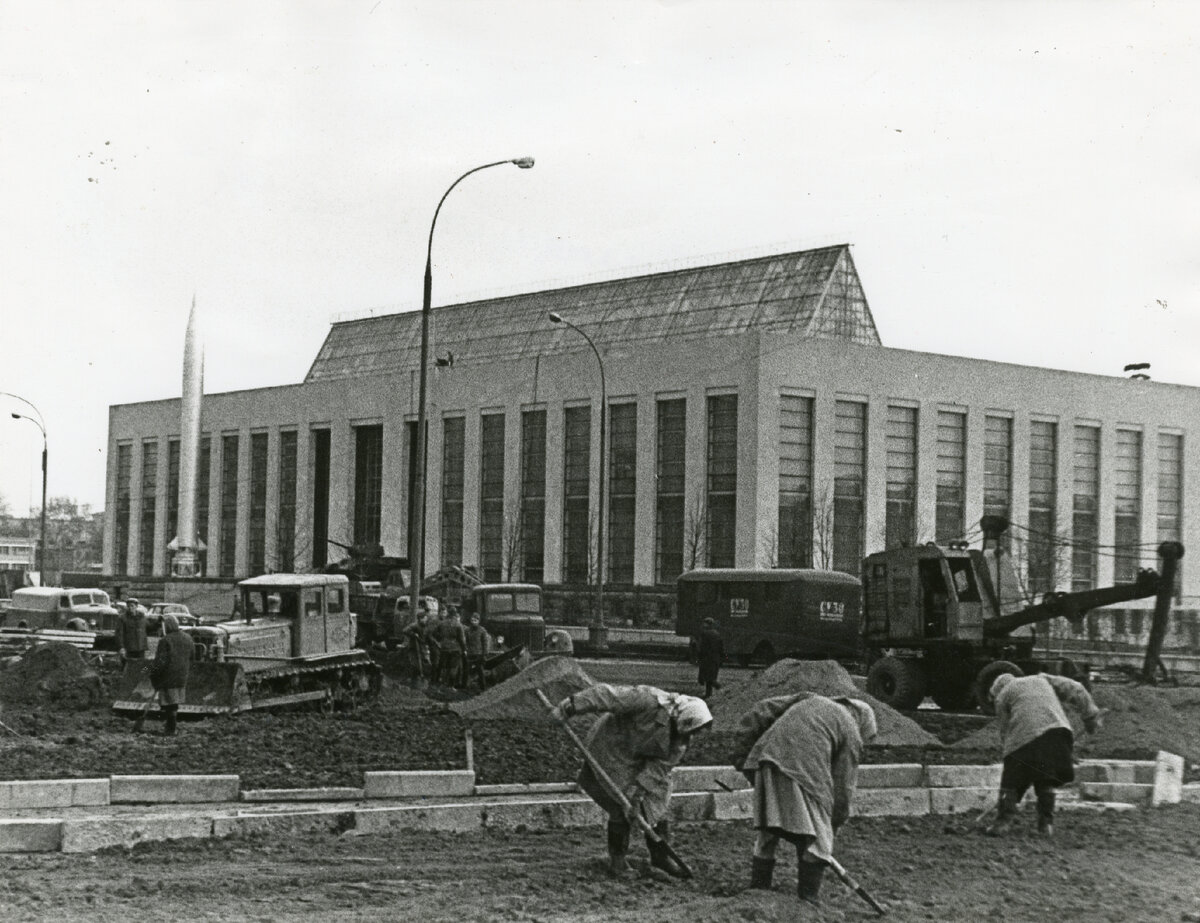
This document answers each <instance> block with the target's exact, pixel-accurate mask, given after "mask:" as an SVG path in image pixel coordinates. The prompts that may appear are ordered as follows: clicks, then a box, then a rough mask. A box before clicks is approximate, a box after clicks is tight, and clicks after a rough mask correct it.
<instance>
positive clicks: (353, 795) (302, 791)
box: [242, 788, 365, 803]
mask: <svg viewBox="0 0 1200 923" xmlns="http://www.w3.org/2000/svg"><path fill="white" fill-rule="evenodd" d="M364 797H365V796H364V795H363V790H362V789H361V788H260V789H256V790H252V791H248V792H242V801H251V802H273V803H277V802H288V801H362V800H363V799H364Z"/></svg>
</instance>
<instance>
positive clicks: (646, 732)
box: [571, 683, 687, 825]
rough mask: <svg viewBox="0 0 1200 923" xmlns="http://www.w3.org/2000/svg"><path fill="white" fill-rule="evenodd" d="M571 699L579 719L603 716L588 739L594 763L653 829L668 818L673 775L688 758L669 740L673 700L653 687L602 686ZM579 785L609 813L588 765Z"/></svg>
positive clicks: (606, 800) (681, 746) (604, 795)
mask: <svg viewBox="0 0 1200 923" xmlns="http://www.w3.org/2000/svg"><path fill="white" fill-rule="evenodd" d="M571 699H572V701H573V702H574V709H575V714H587V713H589V712H593V713H594V712H599V713H602V714H601V717H600V720H599V721H597V722H596V723H595V725H594V726H593V727H592V730H591V732H590V733H589V735H588V738H587V748H588V751H589V752H590V753H591V754H592V756H593V757H595V758H596V762H598V763H599V764H600V765H601V766H602V767H603V768H604V771H605V772H607V773H608V775H609V777H610V778H611V779H612V780H613V783H614V784H615V785H616V786H617V787H618V788H619V789H620V790H621V791H622V793H623V794H624V795H625V797H626V798H628V799H629V800H630V801H631V802H633V803H635V804H640V805H641V808H642V814H643V815H644V816H645V818H646V820H647V821H649V822H650V823H651V824H652V825H653V824H656V823H658V821H660V820H662V819H663V818H664V817H666V816H667V807H668V804H669V802H670V799H671V769H672V768H673V767H674V766H676V765H678V763H679V762H680V761H681V760H682V759H683V756H684V753H686V752H687V746H686V745H685V744H684V743H683V742H682V741H681V740H680V739H679V738H678V737H672V735H671V702H672V697H671V695H670V694H669V693H665V692H663V691H662V690H661V689H655V688H654V687H653V686H609V685H607V684H605V683H598V684H596V685H595V686H589V687H588V688H587V689H584V690H583V691H582V692H577V693H575V695H574V696H572V697H571ZM579 785H580V787H581V788H582V789H583V790H584V791H586V792H587V793H588V794H589V795H591V796H592V798H594V799H595V800H596V802H597V803H599V804H600V805H601V807H605V808H606V810H607V809H608V807H609V806H610V805H611V804H612V803H613V798H612V796H611V795H609V794H608V792H607V791H606V790H605V789H604V788H603V786H602V785H601V784H600V783H599V781H598V780H597V779H596V778H595V776H593V775H592V773H591V772H590V770H589V769H588V768H587V766H586V765H585V767H584V770H583V772H582V773H580V776H579ZM610 813H611V811H610Z"/></svg>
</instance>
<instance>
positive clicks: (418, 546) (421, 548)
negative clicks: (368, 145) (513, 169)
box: [396, 157, 533, 631]
mask: <svg viewBox="0 0 1200 923" xmlns="http://www.w3.org/2000/svg"><path fill="white" fill-rule="evenodd" d="M506 163H511V164H515V165H516V166H518V167H520V168H521V169H522V170H528V169H529V168H531V167H532V166H533V158H532V157H513V158H511V159H509V160H497V161H495V162H494V163H485V164H483V165H482V166H478V167H474V168H472V169H470V170H468V171H467V172H466V173H464V174H463V175H462V176H460V177H459V178H458V179H456V180H455V181H454V182H453V183H451V184H450V186H449V188H448V189H447V190H446V191H445V192H444V193H442V197H441V199H439V200H438V204H437V208H436V209H434V212H433V221H431V222H430V223H429V245H428V247H427V248H426V250H425V290H424V296H423V298H422V300H421V366H420V372H419V373H418V380H419V385H418V393H417V439H416V442H417V445H416V450H417V452H416V462H415V464H416V471H415V472H414V476H413V496H412V533H413V540H412V548H410V549H409V559H410V560H409V567H410V568H411V571H412V579H411V581H410V583H411V584H412V586H411V588H410V596H409V606H410V610H409V611H410V612H411V613H412V614H413V616H414V617H415V616H416V614H417V611H418V609H419V608H420V602H421V582H422V581H423V579H424V577H425V466H426V461H427V460H426V457H425V453H426V449H425V445H426V439H425V426H426V423H425V413H426V410H425V405H426V402H427V393H426V389H427V372H428V370H427V369H426V366H427V365H428V364H429V314H430V311H431V309H432V305H433V229H434V228H435V227H437V220H438V214H439V213H440V212H441V210H442V203H444V202H445V201H446V196H448V195H450V193H451V192H452V191H453V190H454V187H455V186H457V185H458V184H459V183H461V182H462V181H463V180H464V179H466V178H467V177H468V176H470V175H471V174H472V173H478V172H479V171H480V170H486V169H488V168H489V167H499V166H503V165H504V164H506ZM399 618H400V616H399V615H398V614H397V619H399ZM399 627H400V626H399V625H397V626H396V629H397V631H399Z"/></svg>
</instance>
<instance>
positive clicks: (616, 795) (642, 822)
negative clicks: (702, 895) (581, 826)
mask: <svg viewBox="0 0 1200 923" xmlns="http://www.w3.org/2000/svg"><path fill="white" fill-rule="evenodd" d="M534 692H536V693H537V697H538V698H539V699H541V700H542V704H543V705H545V706H546V708H548V709H550V710H551V711H553V710H554V703H553V702H551V701H550V700H549V699H548V698H546V693H544V692H542V690H541V689H534ZM558 723H559V724H560V725H562V729H563V730H564V731H566V732H567V734H568V736H569V737H570V738H571V740H572V741H574V742H575V746H576V747H578V748H579V752H580V753H582V754H583V758H584V759H585V760H587V764H588V766H590V767H591V769H592V774H593V775H595V777H596V778H597V779H599V780H600V784H601V785H603V786H604V788H605V790H606V791H607V792H608V794H609V795H611V796H612V798H613V800H614V801H616V802H617V804H618V805H620V806H621V810H622V811H624V812H625V816H626V817H631V818H632V819H633V820H634V821H635V822H636V823H637V825H638V826H639V827H640V828H641V829H642V832H643V833H644V834H646V836H647V837H648V838H649V839H651V840H653V841H654V842H655V843H658V844H660V845H661V846H662V847H663V851H664V852H665V853H666V854H667V855H668V856H670V857H671V859H672V860H673V861H674V862H675V864H676V865H678V866H679V870H680V871H681V872H683V876H682V877H684V878H691V877H692V870H691V868H689V867H688V864H687V863H686V862H684V861H683V860H682V859H680V858H679V854H678V853H676V852H675V850H674V849H672V848H671V844H670V843H668V842H667V841H666V840H664V839H663V838H662V837H661V836H659V834H658V831H657V830H655V829H654V828H653V827H652V826H650V822H649V821H648V820H646V818H644V817H643V816H642V815H641V813H640V812H637V811H634V810H633V805H632V804H630V803H629V799H628V798H626V797H625V793H624V792H623V791H621V789H620V788H618V787H617V783H615V782H614V781H613V780H612V778H611V777H610V776H609V774H608V773H607V772H605V771H604V767H603V766H601V765H600V763H599V762H597V761H596V758H595V757H594V756H592V754H591V753H590V752H589V751H588V748H587V746H586V745H585V744H584V742H583V741H582V740H580V739H579V735H578V734H576V733H575V729H574V728H573V727H571V725H570V723H569V722H568V721H567V719H566V718H560V719H559V721H558Z"/></svg>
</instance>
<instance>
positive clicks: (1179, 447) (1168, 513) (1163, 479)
mask: <svg viewBox="0 0 1200 923" xmlns="http://www.w3.org/2000/svg"><path fill="white" fill-rule="evenodd" d="M1182 534H1183V436H1181V435H1179V434H1178V433H1159V434H1158V540H1159V542H1177V541H1179V539H1180V536H1181V535H1182ZM1177 566H1178V567H1180V568H1182V566H1183V562H1182V561H1180V562H1178V565H1177ZM1182 587H1183V580H1182V577H1181V571H1180V570H1177V571H1176V572H1175V596H1176V601H1178V597H1179V595H1180V593H1182V592H1183V590H1182Z"/></svg>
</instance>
